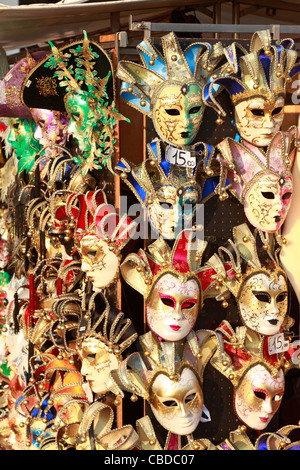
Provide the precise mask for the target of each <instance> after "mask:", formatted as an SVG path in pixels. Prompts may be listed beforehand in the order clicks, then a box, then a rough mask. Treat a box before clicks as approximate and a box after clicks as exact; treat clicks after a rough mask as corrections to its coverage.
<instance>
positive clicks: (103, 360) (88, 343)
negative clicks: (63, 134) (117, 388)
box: [80, 338, 118, 394]
mask: <svg viewBox="0 0 300 470" xmlns="http://www.w3.org/2000/svg"><path fill="white" fill-rule="evenodd" d="M80 355H81V360H82V365H81V370H80V372H81V375H82V376H83V377H85V380H86V381H87V382H88V383H89V385H90V387H91V390H92V391H93V392H94V393H97V394H104V393H106V392H107V391H108V383H109V374H110V371H111V370H113V369H116V368H117V367H118V359H117V357H116V356H115V355H114V354H111V353H110V352H109V348H108V346H107V345H106V344H105V343H103V342H102V341H101V340H100V339H97V338H87V339H86V340H84V341H83V342H82V345H81V348H80Z"/></svg>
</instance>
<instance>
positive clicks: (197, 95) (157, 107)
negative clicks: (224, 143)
mask: <svg viewBox="0 0 300 470" xmlns="http://www.w3.org/2000/svg"><path fill="white" fill-rule="evenodd" d="M203 112H204V106H203V104H202V99H201V88H200V86H199V85H197V84H195V83H192V84H189V85H183V86H179V85H166V86H164V87H163V88H162V89H161V90H160V92H159V93H158V95H157V96H156V100H155V104H154V106H153V117H152V119H153V124H154V127H155V129H156V132H157V133H158V135H159V136H160V137H161V139H162V140H163V141H164V142H167V143H169V144H172V145H175V146H177V147H181V146H186V145H190V144H191V143H192V142H193V140H194V139H195V137H196V136H197V133H198V130H199V127H200V124H201V121H202V117H203Z"/></svg>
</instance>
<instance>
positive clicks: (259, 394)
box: [253, 390, 266, 400]
mask: <svg viewBox="0 0 300 470" xmlns="http://www.w3.org/2000/svg"><path fill="white" fill-rule="evenodd" d="M253 392H254V395H255V396H256V397H257V398H260V400H265V399H266V393H265V392H263V391H262V390H253Z"/></svg>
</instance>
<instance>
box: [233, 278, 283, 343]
mask: <svg viewBox="0 0 300 470" xmlns="http://www.w3.org/2000/svg"><path fill="white" fill-rule="evenodd" d="M237 301H238V306H239V310H240V314H241V318H242V320H243V323H244V324H245V325H246V326H247V327H248V328H250V329H251V330H254V331H257V332H258V333H260V334H262V335H266V336H270V335H275V334H277V333H279V331H280V328H281V326H282V324H283V321H284V319H285V316H286V314H287V309H288V287H287V281H286V277H285V275H284V273H283V272H282V273H280V272H279V273H277V274H275V273H264V272H257V273H255V274H251V275H249V277H248V278H246V279H245V280H244V282H243V284H242V287H241V289H240V292H239V294H238V297H237Z"/></svg>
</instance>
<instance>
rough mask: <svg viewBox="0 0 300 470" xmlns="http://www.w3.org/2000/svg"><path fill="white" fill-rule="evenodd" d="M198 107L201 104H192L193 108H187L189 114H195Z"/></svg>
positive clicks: (198, 109) (199, 107) (197, 111)
mask: <svg viewBox="0 0 300 470" xmlns="http://www.w3.org/2000/svg"><path fill="white" fill-rule="evenodd" d="M200 109H201V106H193V108H191V109H190V110H189V114H197V113H199V111H200Z"/></svg>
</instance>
